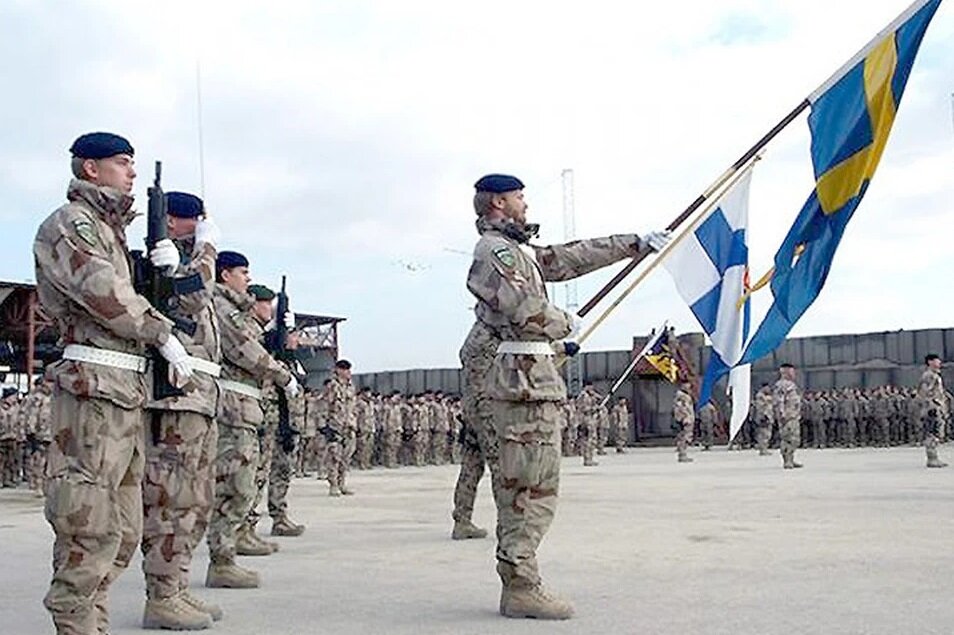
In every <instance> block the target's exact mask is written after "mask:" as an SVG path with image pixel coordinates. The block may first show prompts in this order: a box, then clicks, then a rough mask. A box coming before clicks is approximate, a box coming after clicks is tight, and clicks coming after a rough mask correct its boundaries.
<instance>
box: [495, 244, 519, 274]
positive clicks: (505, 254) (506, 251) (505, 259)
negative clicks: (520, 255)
mask: <svg viewBox="0 0 954 635" xmlns="http://www.w3.org/2000/svg"><path fill="white" fill-rule="evenodd" d="M493 254H494V258H496V259H497V260H498V261H499V262H500V264H502V265H503V266H504V267H506V268H507V269H513V268H514V267H515V266H517V259H516V258H514V255H513V252H512V251H510V248H509V247H495V248H494V250H493Z"/></svg>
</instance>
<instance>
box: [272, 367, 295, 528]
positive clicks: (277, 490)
mask: <svg viewBox="0 0 954 635" xmlns="http://www.w3.org/2000/svg"><path fill="white" fill-rule="evenodd" d="M289 372H291V371H290V370H289ZM280 390H281V388H279V387H277V386H275V382H274V381H268V382H266V386H265V389H264V390H263V391H262V402H263V404H264V411H265V423H266V426H267V427H268V429H269V430H271V435H272V439H273V441H272V444H273V446H274V447H273V449H272V462H271V466H270V467H269V472H268V515H269V516H270V517H271V519H272V523H273V524H272V533H273V534H275V533H276V532H275V523H278V524H282V523H284V522H288V518H287V516H288V488H289V487H290V486H291V479H292V474H293V472H294V471H295V462H296V460H297V455H296V452H295V448H292V449H291V451H289V450H287V449H285V448H284V447H282V443H281V439H280V438H279V436H278V435H279V432H278V418H279V414H280V413H279V407H278V393H279V391H280ZM286 401H287V403H288V425H289V426H290V428H291V430H292V431H293V432H297V433H300V432H301V431H302V430H303V429H304V428H305V395H304V393H299V394H298V395H297V396H295V397H294V398H289V397H286ZM292 443H294V440H292ZM301 443H302V439H301V437H300V436H299V437H298V444H297V445H300V444H301Z"/></svg>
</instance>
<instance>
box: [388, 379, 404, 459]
mask: <svg viewBox="0 0 954 635" xmlns="http://www.w3.org/2000/svg"><path fill="white" fill-rule="evenodd" d="M383 417H384V426H383V427H384V429H383V445H384V447H383V454H384V466H385V467H388V468H392V469H393V468H396V467H399V463H398V454H399V453H400V451H401V441H402V433H403V426H402V423H403V412H402V408H401V393H400V391H398V390H395V391H394V392H392V393H391V397H390V398H389V399H388V400H387V402H386V403H385V404H384V415H383Z"/></svg>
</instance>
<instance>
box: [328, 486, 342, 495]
mask: <svg viewBox="0 0 954 635" xmlns="http://www.w3.org/2000/svg"><path fill="white" fill-rule="evenodd" d="M328 496H332V497H335V498H337V497H338V496H341V490H340V489H339V488H338V487H337V486H335V485H332V486H330V487H329V488H328Z"/></svg>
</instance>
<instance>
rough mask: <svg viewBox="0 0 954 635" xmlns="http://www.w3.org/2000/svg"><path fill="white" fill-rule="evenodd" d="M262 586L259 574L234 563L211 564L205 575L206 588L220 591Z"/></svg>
mask: <svg viewBox="0 0 954 635" xmlns="http://www.w3.org/2000/svg"><path fill="white" fill-rule="evenodd" d="M260 584H261V582H260V580H259V577H258V573H257V572H255V571H250V570H249V569H245V568H243V567H240V566H238V565H237V564H235V563H234V562H226V563H220V564H216V563H214V562H210V563H209V570H208V572H207V573H206V574H205V586H207V587H210V588H213V589H219V588H225V589H257V588H258V587H259V585H260Z"/></svg>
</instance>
